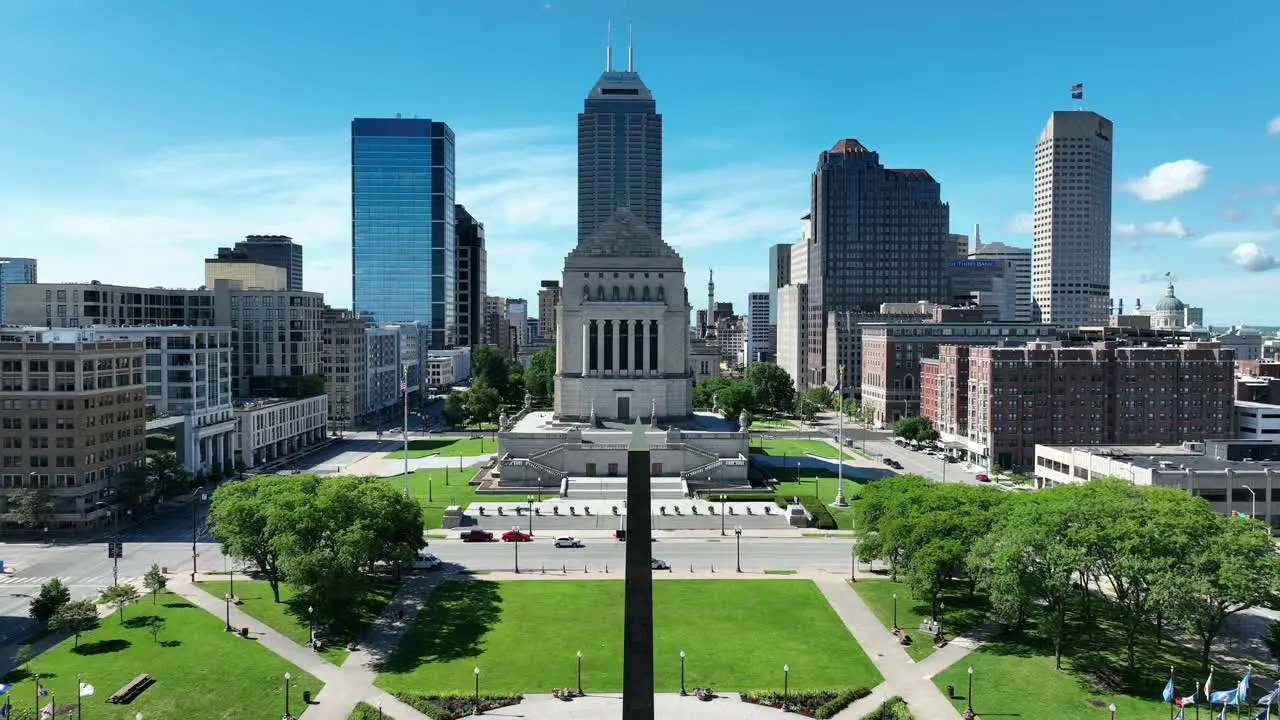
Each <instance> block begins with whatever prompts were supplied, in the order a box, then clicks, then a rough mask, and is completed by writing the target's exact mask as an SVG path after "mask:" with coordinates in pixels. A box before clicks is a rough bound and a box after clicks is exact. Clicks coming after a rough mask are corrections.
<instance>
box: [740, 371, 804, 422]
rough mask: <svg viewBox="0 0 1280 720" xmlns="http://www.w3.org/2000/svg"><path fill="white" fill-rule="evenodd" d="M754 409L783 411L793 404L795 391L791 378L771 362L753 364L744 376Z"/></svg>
mask: <svg viewBox="0 0 1280 720" xmlns="http://www.w3.org/2000/svg"><path fill="white" fill-rule="evenodd" d="M744 379H745V380H746V381H747V384H748V385H750V386H751V392H752V395H753V396H754V399H755V403H754V404H755V406H756V407H763V408H770V409H772V410H776V411H785V410H786V409H788V408H790V407H792V406H793V405H794V404H795V396H796V389H795V384H794V383H793V382H792V381H791V376H790V375H788V374H787V371H786V370H783V369H782V368H781V367H779V366H778V365H776V364H774V363H771V362H753V363H751V364H749V365H747V370H746V373H745V375H744Z"/></svg>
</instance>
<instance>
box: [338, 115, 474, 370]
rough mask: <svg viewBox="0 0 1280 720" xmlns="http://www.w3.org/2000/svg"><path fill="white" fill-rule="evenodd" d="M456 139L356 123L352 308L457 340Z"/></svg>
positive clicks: (443, 343)
mask: <svg viewBox="0 0 1280 720" xmlns="http://www.w3.org/2000/svg"><path fill="white" fill-rule="evenodd" d="M454 232H455V228H454V138H453V130H451V129H450V128H449V126H448V125H446V124H445V123H442V122H432V121H431V120H425V119H418V118H356V119H354V120H352V121H351V302H352V306H353V307H354V309H355V311H356V312H360V313H368V314H370V315H372V316H373V318H374V320H375V321H376V322H379V323H396V322H418V323H421V324H423V325H426V326H429V327H430V329H431V348H433V349H442V348H448V347H452V346H453V344H454V342H455V338H456V337H457V289H456V277H457V273H456V272H455V269H456V267H457V239H456V237H455V235H454Z"/></svg>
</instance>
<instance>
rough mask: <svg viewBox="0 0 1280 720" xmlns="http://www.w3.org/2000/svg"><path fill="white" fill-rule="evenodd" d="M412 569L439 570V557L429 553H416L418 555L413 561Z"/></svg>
mask: <svg viewBox="0 0 1280 720" xmlns="http://www.w3.org/2000/svg"><path fill="white" fill-rule="evenodd" d="M413 569H414V570H439V569H440V558H438V557H436V556H435V555H432V554H431V553H424V552H420V553H418V557H417V558H415V559H414V561H413Z"/></svg>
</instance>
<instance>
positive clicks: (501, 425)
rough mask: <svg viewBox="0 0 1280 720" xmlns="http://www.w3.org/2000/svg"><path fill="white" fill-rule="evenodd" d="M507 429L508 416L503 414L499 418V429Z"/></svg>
mask: <svg viewBox="0 0 1280 720" xmlns="http://www.w3.org/2000/svg"><path fill="white" fill-rule="evenodd" d="M506 427H507V414H506V413H502V414H501V415H499V416H498V429H499V430H505V429H506Z"/></svg>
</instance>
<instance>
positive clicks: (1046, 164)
mask: <svg viewBox="0 0 1280 720" xmlns="http://www.w3.org/2000/svg"><path fill="white" fill-rule="evenodd" d="M1113 130H1114V125H1113V123H1112V122H1111V121H1110V120H1108V119H1106V118H1104V117H1102V116H1101V115H1099V114H1097V113H1095V112H1090V111H1087V110H1074V111H1056V112H1054V113H1053V115H1052V116H1051V117H1050V118H1049V122H1048V123H1046V124H1045V126H1044V130H1043V131H1041V133H1040V138H1039V139H1038V140H1037V141H1036V160H1035V168H1036V170H1035V212H1034V218H1035V220H1034V229H1033V236H1034V238H1035V246H1034V250H1033V255H1032V272H1031V278H1032V280H1031V288H1032V291H1031V294H1032V301H1033V302H1034V303H1035V307H1036V310H1037V312H1038V313H1039V319H1040V322H1051V323H1054V324H1056V325H1062V326H1068V327H1074V326H1080V325H1105V324H1106V320H1107V301H1108V298H1109V297H1110V295H1111V143H1112V137H1113Z"/></svg>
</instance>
